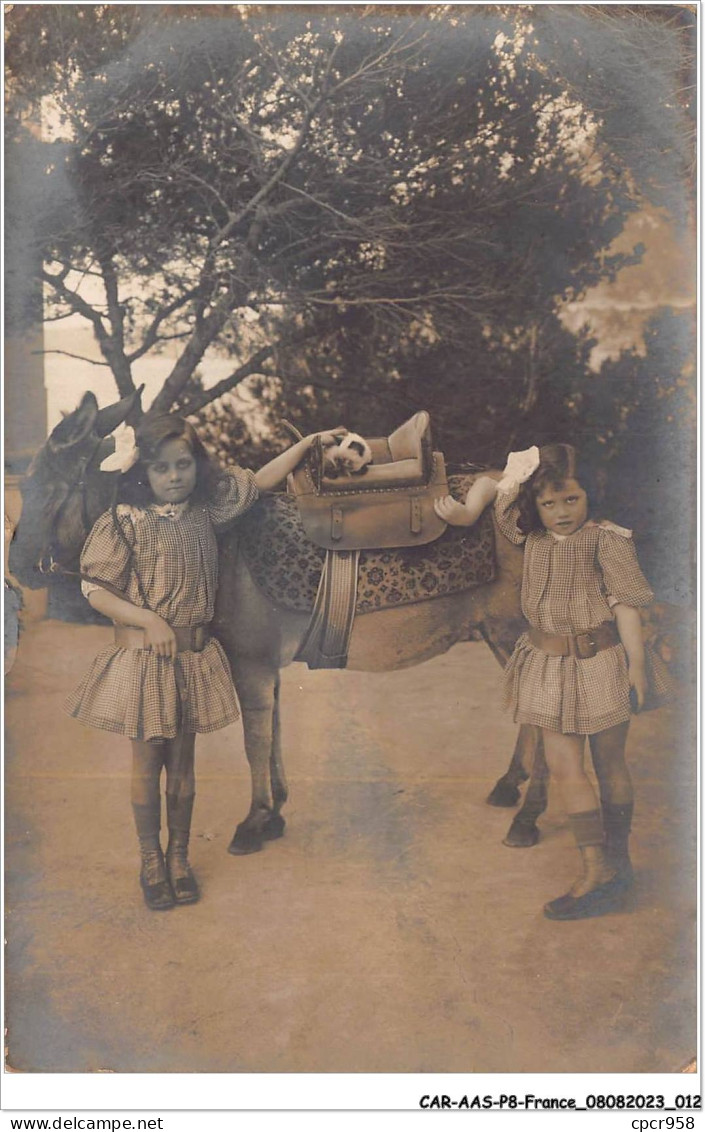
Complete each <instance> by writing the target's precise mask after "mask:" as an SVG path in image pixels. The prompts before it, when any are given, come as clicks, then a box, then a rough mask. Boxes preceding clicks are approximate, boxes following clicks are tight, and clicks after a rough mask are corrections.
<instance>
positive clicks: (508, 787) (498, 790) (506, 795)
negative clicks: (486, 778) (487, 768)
mask: <svg viewBox="0 0 705 1132" xmlns="http://www.w3.org/2000/svg"><path fill="white" fill-rule="evenodd" d="M520 797H521V793H520V791H519V787H518V786H514V785H513V784H512V783H511V782H507V781H506V780H505V779H504V778H499V779H498V780H497V782H496V783H495V785H494V787H493V789H492V790H491V791H490V792H489V794H488V795H487V798H486V801H487V805H488V806H507V807H508V806H516V804H517V802H518V801H519V799H520Z"/></svg>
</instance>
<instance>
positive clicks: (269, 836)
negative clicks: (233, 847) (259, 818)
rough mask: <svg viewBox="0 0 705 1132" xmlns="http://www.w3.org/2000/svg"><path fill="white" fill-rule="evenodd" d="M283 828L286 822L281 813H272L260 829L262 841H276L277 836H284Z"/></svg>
mask: <svg viewBox="0 0 705 1132" xmlns="http://www.w3.org/2000/svg"><path fill="white" fill-rule="evenodd" d="M285 828H286V822H285V821H284V818H283V817H282V816H281V814H272V816H271V818H269V820H268V821H267V823H266V824H265V826H264V827H263V829H262V838H263V840H264V841H276V839H277V838H278V837H283V836H284V829H285ZM233 840H235V839H234V838H233Z"/></svg>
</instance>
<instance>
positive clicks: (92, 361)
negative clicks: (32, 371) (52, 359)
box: [30, 350, 110, 369]
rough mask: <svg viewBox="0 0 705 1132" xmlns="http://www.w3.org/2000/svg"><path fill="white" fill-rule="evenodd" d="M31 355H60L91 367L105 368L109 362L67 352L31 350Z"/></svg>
mask: <svg viewBox="0 0 705 1132" xmlns="http://www.w3.org/2000/svg"><path fill="white" fill-rule="evenodd" d="M30 352H31V353H32V354H61V355H62V356H63V357H65V358H73V359H74V360H75V361H77V362H89V363H90V365H92V366H107V367H108V369H109V368H110V362H99V361H96V359H95V358H87V357H85V355H83V354H72V353H71V352H70V351H69V350H31V351H30Z"/></svg>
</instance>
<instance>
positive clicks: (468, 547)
mask: <svg viewBox="0 0 705 1132" xmlns="http://www.w3.org/2000/svg"><path fill="white" fill-rule="evenodd" d="M474 478H475V475H474V474H473V475H466V476H451V477H450V478H449V481H448V482H449V488H450V491H451V494H452V495H453V496H454V497H455V498H456V499H459V500H461V501H462V500H464V498H465V494H466V492H467V490H468V488H469V486H470V484H471V483H472V481H473V479H474ZM238 532H239V536H240V537H239V540H238V541H239V545H240V550H241V552H242V554H243V556H244V558H245V561H246V563H247V566H248V569H249V570H250V573H251V574H252V577H253V578H254V580H255V582H256V583H257V585H258V586H259V588H260V589H261V590H262V592H263V593H264V594H265V595H266V596H267V597H268V598H269V600H270V601H271V602H272V603H273V604H274V605H277V606H278V607H279V608H280V609H289V610H293V611H295V612H299V613H310V612H311V610H312V609H313V604H314V600H315V597H316V592H317V590H318V583H319V581H320V577H321V570H322V568H323V562H324V560H325V556H326V551H325V550H323V549H322V548H321V547H318V546H315V545H314V543H312V542H310V541H309V539H307V538H306V535H305V534H304V530H303V526H302V524H301V520H300V518H299V512H298V508H297V506H296V500H295V499H294V498H293V497H292V496H289V495H269V496H265V497H264V498H263V499H261V500H259V501H258V502H257V503H256V504H255V505H254V507H252V508H251V509H250V510H249V511H248V512H247V513H246V514H245V515H244V516H243V517H242V519H240V520H239V522H238ZM494 577H495V552H494V527H493V523H492V515H491V514H490V512H489V510H488V511H486V512H485V514H484V515H483V516H482V517H481V519H480V520H479V522H477V523H476V524H475V526H473V527H448V529H447V530H446V531H445V533H444V534H442V535H441V537H440V538H438V539H436V541H435V542H431V543H427V544H426V545H425V546H414V547H404V548H400V549H397V550H363V551H361V552H360V569H359V576H358V585H357V602H356V607H355V609H356V613H371V612H372V611H373V610H378V609H387V608H390V607H391V606H397V605H409V604H413V603H415V602H418V601H428V599H429V598H432V597H441V596H444V595H446V594H452V593H458V592H460V591H462V590H467V589H471V588H472V587H473V586H479V585H483V584H484V583H486V582H491V581H493V579H494Z"/></svg>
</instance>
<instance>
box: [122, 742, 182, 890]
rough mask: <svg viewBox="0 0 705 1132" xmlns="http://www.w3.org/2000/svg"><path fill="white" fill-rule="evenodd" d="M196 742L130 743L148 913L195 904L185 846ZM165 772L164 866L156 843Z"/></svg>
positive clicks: (133, 797) (133, 790) (141, 877)
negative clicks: (149, 911) (164, 773)
mask: <svg viewBox="0 0 705 1132" xmlns="http://www.w3.org/2000/svg"><path fill="white" fill-rule="evenodd" d="M194 750H195V736H194V735H193V734H179V735H177V736H176V738H175V739H170V740H166V739H164V740H157V741H155V742H151V743H144V742H139V741H137V740H133V742H132V790H131V793H132V809H133V813H134V816H135V825H136V827H137V836H138V838H139V843H140V854H141V857H142V871H141V874H140V881H141V884H142V888H143V891H144V894H145V900H146V901H147V904H148V905H149V907H151V908H155V909H161V908H164V907H172V906H173V904H174V900H176V902H177V903H193V902H194V900H197V899H198V889H197V887H196V883H195V880H194V878H193V874H192V873H191V869H190V866H189V863H188V855H187V850H188V842H189V833H190V830H191V814H192V811H193V799H194V794H195V771H194ZM163 767H165V768H166V804H167V824H168V828H169V845H168V848H167V859H166V866H165V862H164V856H163V854H162V848H161V842H160V836H159V834H160V827H161V786H160V783H161V774H162V768H163Z"/></svg>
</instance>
